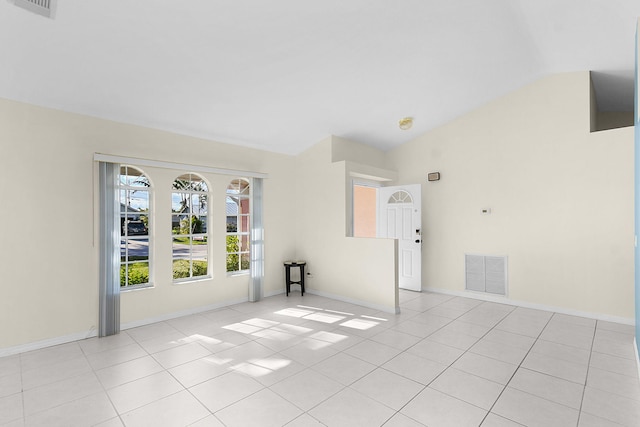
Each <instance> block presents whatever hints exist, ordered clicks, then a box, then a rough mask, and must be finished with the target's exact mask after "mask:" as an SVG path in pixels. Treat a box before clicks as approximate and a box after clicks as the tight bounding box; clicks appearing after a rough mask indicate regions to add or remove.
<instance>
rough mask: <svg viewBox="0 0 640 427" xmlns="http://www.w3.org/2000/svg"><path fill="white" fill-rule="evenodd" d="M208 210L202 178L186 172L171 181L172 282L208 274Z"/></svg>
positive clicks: (205, 187) (207, 188)
mask: <svg viewBox="0 0 640 427" xmlns="http://www.w3.org/2000/svg"><path fill="white" fill-rule="evenodd" d="M208 208H209V187H208V186H207V183H206V182H205V181H204V179H203V178H202V177H200V176H198V175H196V174H192V173H186V174H184V175H180V176H179V177H178V178H176V179H175V180H174V181H173V189H172V192H171V232H172V235H173V280H174V281H185V280H190V279H193V278H199V277H202V276H207V275H208V274H209V265H208V259H209V238H208V227H207V222H208Z"/></svg>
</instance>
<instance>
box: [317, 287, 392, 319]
mask: <svg viewBox="0 0 640 427" xmlns="http://www.w3.org/2000/svg"><path fill="white" fill-rule="evenodd" d="M305 292H306V293H308V294H313V295H318V296H321V297H325V298H331V299H334V300H337V301H342V302H348V303H350V304H355V305H361V306H363V307H367V308H372V309H374V310H378V311H383V312H385V313H390V314H399V313H400V308H399V307H396V308H395V309H393V308H391V307H388V306H386V305H379V304H373V303H370V302H368V301H362V300H358V299H354V298H348V297H345V296H342V295H337V294H332V293H330V292H323V291H318V290H316V289H305Z"/></svg>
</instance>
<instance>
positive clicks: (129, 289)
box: [120, 283, 155, 293]
mask: <svg viewBox="0 0 640 427" xmlns="http://www.w3.org/2000/svg"><path fill="white" fill-rule="evenodd" d="M153 288H155V286H154V285H153V283H145V284H144V285H132V286H126V287H122V288H120V293H123V292H133V291H142V290H145V289H153Z"/></svg>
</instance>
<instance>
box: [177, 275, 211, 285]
mask: <svg viewBox="0 0 640 427" xmlns="http://www.w3.org/2000/svg"><path fill="white" fill-rule="evenodd" d="M212 278H213V276H211V275H207V276H198V277H189V278H188V279H182V280H174V281H173V282H171V284H172V285H186V284H189V283H198V282H205V281H207V280H211V279H212Z"/></svg>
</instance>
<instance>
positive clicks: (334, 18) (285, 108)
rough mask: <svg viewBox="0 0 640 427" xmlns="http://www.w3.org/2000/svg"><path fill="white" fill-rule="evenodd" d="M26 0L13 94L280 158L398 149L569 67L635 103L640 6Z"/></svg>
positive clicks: (13, 34) (4, 29) (6, 20)
mask: <svg viewBox="0 0 640 427" xmlns="http://www.w3.org/2000/svg"><path fill="white" fill-rule="evenodd" d="M12 3H13V2H12V0H5V1H0V40H2V42H0V97H2V98H7V99H13V100H18V101H23V102H28V103H32V104H36V105H42V106H46V107H52V108H57V109H61V110H65V111H71V112H76V113H82V114H87V115H91V116H96V117H102V118H106V119H111V120H116V121H121V122H126V123H133V124H138V125H142V126H147V127H152V128H158V129H163V130H168V131H173V132H177V133H181V134H187V135H194V136H198V137H204V138H208V139H212V140H217V141H222V142H228V143H233V144H241V145H245V146H253V147H257V148H261V149H265V150H269V151H275V152H282V153H291V154H296V153H299V152H300V151H302V150H304V149H305V148H307V147H309V146H311V145H313V144H314V143H316V142H318V141H319V140H321V139H323V138H324V137H326V136H328V135H330V134H332V135H338V136H342V137H345V138H348V139H352V140H356V141H360V142H363V143H366V144H370V145H372V146H376V147H379V148H381V149H383V150H387V149H390V148H392V147H394V146H397V145H399V144H402V143H404V142H406V141H408V140H410V139H413V138H415V137H416V136H418V135H419V134H421V133H424V132H426V131H428V130H429V129H432V128H434V127H435V126H438V125H441V124H443V123H446V122H447V121H450V120H452V119H453V118H455V117H457V116H460V115H461V114H463V113H465V112H468V111H470V110H472V109H474V108H476V107H478V106H480V105H482V104H484V103H486V102H488V101H490V100H492V99H495V98H497V97H499V96H501V95H504V94H506V93H508V92H510V91H512V90H514V89H517V88H518V87H520V86H522V85H524V84H527V83H529V82H532V81H534V80H535V79H538V78H540V77H542V76H545V75H548V74H552V73H558V72H565V71H581V70H593V71H597V72H598V73H597V74H596V75H597V76H600V78H599V79H598V80H599V81H600V82H604V83H602V84H597V86H596V90H597V92H598V97H599V103H600V106H601V108H603V109H608V110H612V109H614V110H615V109H616V108H618V105H622V104H625V103H626V105H625V106H624V108H629V99H631V100H632V99H633V77H632V75H633V73H632V70H633V69H634V46H635V45H634V38H635V27H636V22H637V17H638V16H640V1H638V0H484V1H478V0H444V1H442V0H441V1H431V0H393V1H391V0H317V1H308V0H307V1H302V0H271V1H264V0H236V1H232V0H227V1H222V0H189V1H184V0H135V1H131V0H108V1H105V0H102V1H98V0H59V1H58V2H57V7H56V10H55V16H54V18H53V19H48V18H44V17H42V16H39V15H36V14H33V13H31V12H28V11H26V10H24V9H20V8H18V7H16V6H15V5H13V4H12ZM621 81H623V83H620V82H621ZM629 85H631V87H630V88H629ZM608 87H614V88H615V89H614V90H611V91H610V90H607V88H608ZM621 88H622V89H621ZM625 88H628V89H625ZM627 92H629V93H628V95H627ZM608 94H609V95H608ZM623 98H624V100H623ZM623 101H624V102H623ZM404 116H411V117H414V119H415V123H414V127H413V128H412V129H411V130H409V131H401V130H400V129H398V125H397V124H398V120H399V119H400V118H402V117H404Z"/></svg>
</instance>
